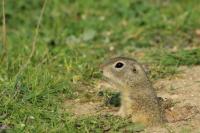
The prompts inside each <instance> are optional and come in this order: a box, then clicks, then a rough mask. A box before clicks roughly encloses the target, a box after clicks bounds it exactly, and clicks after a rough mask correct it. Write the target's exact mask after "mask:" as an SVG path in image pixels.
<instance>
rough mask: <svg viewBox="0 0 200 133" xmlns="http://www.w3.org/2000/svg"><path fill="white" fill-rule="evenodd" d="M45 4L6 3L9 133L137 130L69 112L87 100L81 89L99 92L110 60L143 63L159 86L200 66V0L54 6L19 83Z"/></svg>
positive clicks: (5, 118)
mask: <svg viewBox="0 0 200 133" xmlns="http://www.w3.org/2000/svg"><path fill="white" fill-rule="evenodd" d="M43 3H44V1H41V0H34V1H33V0H32V1H26V0H20V1H13V0H6V3H5V17H6V25H7V44H8V51H7V60H6V61H1V62H0V101H1V104H0V126H1V125H8V126H9V127H10V130H9V132H20V133H21V132H102V131H103V130H104V127H106V126H107V125H109V126H110V127H111V129H110V130H111V131H113V132H114V131H115V132H117V131H118V132H119V130H120V128H121V127H124V125H130V123H129V121H128V120H125V119H123V120H122V119H121V118H117V117H113V116H108V117H106V118H104V117H99V116H94V117H86V118H85V117H84V118H74V117H73V115H72V114H70V113H68V112H66V111H64V109H63V106H62V103H63V101H64V100H65V99H76V98H78V97H81V96H82V95H83V94H82V93H84V92H81V93H78V91H77V90H78V88H84V87H85V88H87V87H89V88H92V87H94V86H95V81H96V80H98V79H99V78H100V76H101V75H100V73H99V70H98V66H99V64H100V63H101V62H102V61H103V60H105V59H107V58H109V57H113V56H128V57H132V58H136V59H138V60H139V61H140V62H143V63H145V64H147V65H149V66H150V68H151V70H152V71H151V72H150V77H151V79H152V80H156V79H159V78H164V77H166V76H170V75H173V74H176V73H177V72H178V71H177V68H178V67H179V66H180V65H188V66H191V65H199V64H200V60H199V59H200V47H199V46H200V33H199V32H200V31H199V30H200V27H199V24H200V19H199V14H200V4H199V1H198V0H191V1H189V0H148V1H145V0H109V1H108V0H101V1H94V0H84V1H81V0H59V1H53V0H48V2H47V5H46V8H45V12H44V15H43V17H42V23H41V27H40V29H39V35H38V39H37V43H36V51H35V53H34V56H33V58H31V63H30V64H29V65H28V68H27V69H25V70H24V71H23V73H21V74H19V75H18V76H16V74H17V73H18V71H19V69H20V67H21V66H23V65H24V64H25V63H26V61H27V60H28V57H29V55H30V53H31V50H32V49H31V44H32V42H33V37H34V32H35V28H36V25H37V21H38V18H39V15H40V12H41V8H42V5H43ZM1 7H2V5H1ZM0 18H1V20H2V18H3V15H2V10H1V14H0ZM0 28H1V29H2V21H1V22H0ZM1 31H2V30H1ZM0 35H1V36H2V35H3V33H2V32H0ZM2 53H3V43H2V41H1V42H0V56H2ZM116 123H118V124H116ZM131 126H132V128H131V130H132V131H137V130H141V126H136V125H134V124H131Z"/></svg>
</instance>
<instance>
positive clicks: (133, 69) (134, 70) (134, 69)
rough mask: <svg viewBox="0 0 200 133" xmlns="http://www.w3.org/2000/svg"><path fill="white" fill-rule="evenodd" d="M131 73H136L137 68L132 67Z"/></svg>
mask: <svg viewBox="0 0 200 133" xmlns="http://www.w3.org/2000/svg"><path fill="white" fill-rule="evenodd" d="M132 71H133V72H134V73H136V72H137V68H136V67H135V65H133V67H132Z"/></svg>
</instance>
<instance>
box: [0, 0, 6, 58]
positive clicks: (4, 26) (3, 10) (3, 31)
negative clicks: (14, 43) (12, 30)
mask: <svg viewBox="0 0 200 133" xmlns="http://www.w3.org/2000/svg"><path fill="white" fill-rule="evenodd" d="M2 16H3V17H2V23H3V28H2V33H3V35H2V42H3V47H4V51H3V56H2V59H1V60H3V59H4V58H5V57H6V55H7V41H6V17H5V0H2Z"/></svg>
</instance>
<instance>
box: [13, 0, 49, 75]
mask: <svg viewBox="0 0 200 133" xmlns="http://www.w3.org/2000/svg"><path fill="white" fill-rule="evenodd" d="M46 4H47V0H44V4H43V6H42V9H41V12H40V16H39V19H38V22H37V27H36V29H35V35H34V38H33V43H32V49H31V54H30V56H29V58H28V60H27V61H26V63H25V64H24V65H22V67H21V68H20V69H19V71H18V73H17V75H16V76H18V75H19V74H20V73H21V72H23V71H24V70H25V69H26V68H27V66H28V65H29V63H30V62H31V58H32V57H33V55H34V53H35V50H36V42H37V38H38V33H39V29H40V25H41V21H42V17H43V14H44V11H45V8H46Z"/></svg>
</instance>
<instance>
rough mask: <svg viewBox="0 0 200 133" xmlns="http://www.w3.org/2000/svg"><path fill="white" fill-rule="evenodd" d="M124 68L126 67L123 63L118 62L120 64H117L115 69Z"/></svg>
mask: <svg viewBox="0 0 200 133" xmlns="http://www.w3.org/2000/svg"><path fill="white" fill-rule="evenodd" d="M123 66H124V64H123V63H121V62H118V63H116V65H115V68H122V67H123Z"/></svg>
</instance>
